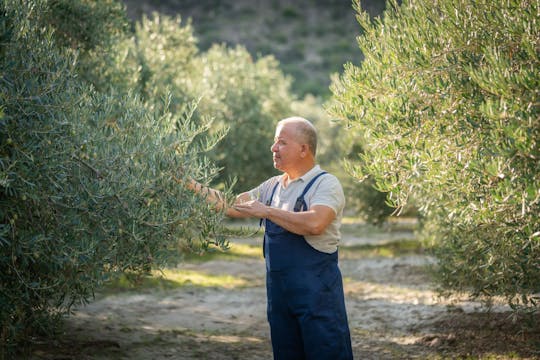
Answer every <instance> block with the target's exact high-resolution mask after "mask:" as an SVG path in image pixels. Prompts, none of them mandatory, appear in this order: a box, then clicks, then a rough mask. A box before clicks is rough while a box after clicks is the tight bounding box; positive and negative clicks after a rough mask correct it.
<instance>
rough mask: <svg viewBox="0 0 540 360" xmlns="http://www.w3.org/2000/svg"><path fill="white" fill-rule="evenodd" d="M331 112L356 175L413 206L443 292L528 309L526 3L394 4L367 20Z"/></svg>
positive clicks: (536, 164) (532, 238)
mask: <svg viewBox="0 0 540 360" xmlns="http://www.w3.org/2000/svg"><path fill="white" fill-rule="evenodd" d="M356 7H357V9H358V11H359V13H360V14H359V22H360V24H361V26H362V27H363V29H364V35H363V36H361V37H360V38H359V45H360V48H361V50H362V51H363V53H364V57H365V60H364V62H363V64H362V66H361V67H356V66H352V65H347V66H346V69H345V71H344V73H343V74H342V76H341V78H340V79H339V80H337V81H335V82H334V84H333V86H332V91H333V93H334V98H335V100H336V103H335V104H334V105H333V106H332V113H333V114H335V116H338V117H339V118H341V119H342V120H343V121H344V122H346V123H347V125H348V126H350V127H351V131H352V132H353V134H354V135H355V136H356V137H357V139H358V143H359V144H360V145H361V146H362V148H363V150H364V153H362V154H361V155H360V157H359V159H358V161H356V162H355V163H354V166H353V168H354V171H355V172H356V174H357V177H358V178H362V177H363V176H364V175H369V176H371V177H373V179H374V180H375V181H376V185H377V187H378V188H379V189H380V190H382V191H385V192H388V194H389V196H388V200H389V201H390V202H391V203H393V204H394V205H395V206H397V207H403V206H405V204H407V203H408V202H409V201H412V202H414V204H415V205H417V206H418V207H419V210H420V213H421V215H422V216H423V217H425V219H426V221H427V222H428V225H427V226H426V228H425V230H426V231H427V236H428V238H429V239H431V240H432V241H433V243H435V245H436V246H437V250H436V254H437V256H438V259H439V268H438V275H439V280H440V284H441V285H442V287H443V288H444V289H447V290H457V291H466V292H469V293H470V294H472V295H473V296H474V297H483V296H487V297H488V298H491V297H493V296H498V295H500V296H504V297H505V298H506V299H507V301H508V302H509V303H510V304H511V305H512V306H516V307H518V306H521V305H523V306H526V307H532V308H534V307H536V306H537V305H538V303H537V299H535V298H534V294H535V293H537V292H538V291H539V290H540V266H539V259H540V241H539V239H540V232H539V229H540V221H539V219H540V218H539V216H538V214H539V213H540V185H539V184H540V161H539V158H540V150H539V149H540V146H539V143H538V140H539V139H540V122H539V119H540V117H539V106H538V94H539V90H538V89H539V74H538V67H539V65H540V64H539V54H538V48H539V39H540V36H539V35H540V34H539V29H540V28H539V27H538V26H537V25H538V24H537V23H538V16H537V15H538V11H540V9H539V4H538V2H537V1H526V0H511V1H506V2H497V3H495V2H492V1H488V0H485V1H470V0H460V1H450V0H438V1H425V0H410V1H404V2H403V4H402V5H401V6H398V5H397V3H396V2H393V5H392V6H390V8H389V9H388V10H387V11H386V12H385V13H384V17H382V18H378V19H376V20H375V21H373V22H371V21H370V19H369V17H368V15H367V14H366V13H362V12H361V10H360V5H359V4H358V3H356Z"/></svg>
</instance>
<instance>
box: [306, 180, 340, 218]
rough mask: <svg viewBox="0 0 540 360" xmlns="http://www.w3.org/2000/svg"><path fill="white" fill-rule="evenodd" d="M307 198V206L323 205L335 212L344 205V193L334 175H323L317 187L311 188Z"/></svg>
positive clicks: (338, 211)
mask: <svg viewBox="0 0 540 360" xmlns="http://www.w3.org/2000/svg"><path fill="white" fill-rule="evenodd" d="M313 190H314V191H313V192H312V193H311V196H310V199H309V204H308V205H309V207H312V206H315V205H324V206H328V207H330V208H332V209H333V210H334V212H335V213H336V214H338V213H340V212H341V211H343V208H344V207H345V195H344V194H343V188H342V186H341V183H340V182H339V180H338V178H337V177H335V176H334V175H323V176H322V177H321V181H320V182H319V183H318V184H317V187H316V188H315V189H313Z"/></svg>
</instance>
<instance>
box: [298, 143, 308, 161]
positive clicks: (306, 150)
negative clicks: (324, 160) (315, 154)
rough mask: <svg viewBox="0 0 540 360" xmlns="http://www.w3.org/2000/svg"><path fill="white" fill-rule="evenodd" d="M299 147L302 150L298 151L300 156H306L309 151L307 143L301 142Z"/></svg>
mask: <svg viewBox="0 0 540 360" xmlns="http://www.w3.org/2000/svg"><path fill="white" fill-rule="evenodd" d="M301 149H302V151H301V152H300V156H301V157H303V158H305V157H306V156H307V153H308V151H309V148H308V146H307V144H302V145H301Z"/></svg>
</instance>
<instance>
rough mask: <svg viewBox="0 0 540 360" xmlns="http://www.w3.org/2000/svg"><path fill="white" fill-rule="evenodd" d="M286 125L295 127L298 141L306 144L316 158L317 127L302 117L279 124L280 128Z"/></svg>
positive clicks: (294, 117)
mask: <svg viewBox="0 0 540 360" xmlns="http://www.w3.org/2000/svg"><path fill="white" fill-rule="evenodd" d="M285 124H291V125H293V126H294V128H295V130H296V134H297V136H298V140H299V141H300V142H303V143H306V144H307V145H308V147H309V150H310V151H311V153H312V154H313V156H315V154H316V153H317V129H315V126H313V124H312V123H311V122H310V121H309V120H307V119H304V118H303V117H300V116H292V117H288V118H285V119H283V120H280V121H279V122H278V126H279V125H285Z"/></svg>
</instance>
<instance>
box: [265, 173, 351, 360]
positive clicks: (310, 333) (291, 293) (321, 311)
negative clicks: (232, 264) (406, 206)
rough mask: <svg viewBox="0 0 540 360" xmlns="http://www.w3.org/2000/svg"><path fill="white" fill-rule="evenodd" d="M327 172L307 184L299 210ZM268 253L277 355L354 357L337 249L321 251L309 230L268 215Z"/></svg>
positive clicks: (291, 359)
mask: <svg viewBox="0 0 540 360" xmlns="http://www.w3.org/2000/svg"><path fill="white" fill-rule="evenodd" d="M323 174H325V172H322V173H320V174H318V175H317V176H315V177H314V178H313V179H312V180H311V181H310V182H309V183H308V184H307V186H306V187H305V188H304V191H303V192H302V195H301V196H300V197H299V198H298V199H297V200H296V204H295V207H294V211H295V212H298V211H305V210H306V203H305V201H304V195H305V194H306V193H307V191H308V190H309V188H310V187H311V186H312V185H313V182H314V181H315V180H316V179H317V178H318V177H319V176H321V175H323ZM277 185H278V184H276V185H275V186H274V189H273V191H272V195H271V196H270V200H269V201H267V204H271V202H272V198H273V197H274V193H275V191H276V188H277ZM264 256H265V260H266V289H267V297H268V308H267V316H268V322H269V324H270V332H271V338H272V348H273V352H274V359H276V360H278V359H279V360H302V359H313V360H324V359H328V360H340V359H343V360H345V359H352V349H351V337H350V334H349V327H348V323H347V314H346V311H345V300H344V296H343V284H342V280H341V273H340V271H339V268H338V252H337V251H336V252H334V253H332V254H327V253H324V252H320V251H318V250H316V249H314V248H313V247H311V246H310V245H309V244H308V243H307V242H306V240H305V238H304V236H302V235H297V234H294V233H291V232H289V231H287V230H285V229H284V228H282V227H281V226H279V225H277V224H275V223H273V222H272V221H270V220H268V219H266V226H265V233H264Z"/></svg>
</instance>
